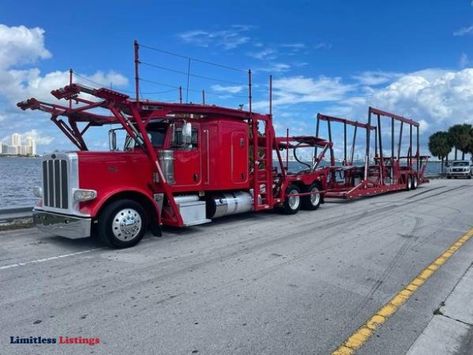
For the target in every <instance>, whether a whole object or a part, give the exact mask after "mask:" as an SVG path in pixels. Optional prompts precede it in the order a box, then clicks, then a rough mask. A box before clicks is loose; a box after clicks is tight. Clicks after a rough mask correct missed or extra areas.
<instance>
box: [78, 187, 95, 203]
mask: <svg viewBox="0 0 473 355" xmlns="http://www.w3.org/2000/svg"><path fill="white" fill-rule="evenodd" d="M73 196H74V200H75V201H79V202H84V201H90V200H93V199H94V198H96V197H97V191H95V190H87V189H76V190H75V191H74V195H73Z"/></svg>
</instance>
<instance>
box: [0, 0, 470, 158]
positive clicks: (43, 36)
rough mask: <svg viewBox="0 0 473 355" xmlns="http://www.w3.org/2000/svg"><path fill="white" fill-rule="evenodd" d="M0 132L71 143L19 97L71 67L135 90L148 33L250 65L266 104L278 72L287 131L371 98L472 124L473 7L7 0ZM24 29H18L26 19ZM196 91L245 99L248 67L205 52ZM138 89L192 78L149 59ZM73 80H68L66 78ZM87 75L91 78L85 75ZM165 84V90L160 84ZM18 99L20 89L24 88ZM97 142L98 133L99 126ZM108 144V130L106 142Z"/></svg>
mask: <svg viewBox="0 0 473 355" xmlns="http://www.w3.org/2000/svg"><path fill="white" fill-rule="evenodd" d="M0 24H1V26H0V139H1V138H3V137H6V136H8V135H9V134H11V133H12V132H13V131H17V132H20V133H26V132H29V134H33V135H35V136H37V137H38V140H39V142H40V149H39V151H40V152H43V151H48V150H52V149H56V148H59V149H65V148H69V146H68V145H67V144H66V143H65V140H64V139H63V138H62V136H61V135H60V134H59V133H58V132H57V131H56V130H55V127H53V126H52V124H50V123H49V122H48V120H47V117H46V116H43V115H41V114H37V113H35V114H32V113H31V112H30V113H22V112H18V110H16V108H15V107H14V105H13V103H14V102H15V101H18V100H20V99H23V98H26V97H29V96H39V97H41V98H45V97H47V93H48V91H49V90H51V89H52V88H53V87H52V86H54V85H56V86H57V85H62V84H61V83H62V82H63V81H64V78H65V77H66V76H65V72H66V71H67V70H68V68H70V67H72V68H73V69H74V70H75V71H76V72H77V73H79V74H80V75H81V76H82V77H86V78H88V79H89V80H92V81H94V82H98V83H100V84H103V85H106V86H110V85H112V86H113V87H114V88H116V89H122V90H125V91H129V92H132V91H133V63H132V55H133V53H132V48H133V47H132V44H133V40H134V39H137V40H138V41H140V42H141V43H144V44H147V45H150V46H154V47H156V48H160V49H163V50H167V51H172V52H176V53H180V54H183V55H186V56H192V57H195V58H199V59H203V60H206V61H212V62H217V63H222V64H225V65H229V66H234V67H238V68H242V69H247V68H252V69H253V70H254V79H255V103H256V107H257V108H258V109H259V110H260V111H266V107H267V106H266V102H265V100H266V95H267V91H266V86H267V77H268V75H269V74H270V73H272V74H273V77H274V86H275V92H274V98H275V123H276V126H277V128H278V131H279V132H284V130H285V128H286V127H287V126H289V127H290V128H291V132H292V133H294V134H300V133H305V134H313V133H314V128H313V127H314V115H315V114H316V113H317V112H324V113H327V114H337V115H345V116H348V117H351V118H355V119H360V120H364V119H365V117H366V111H367V107H368V106H369V105H373V106H380V107H381V108H384V109H386V110H391V111H394V112H396V113H399V114H402V115H407V116H410V117H412V118H413V119H416V120H420V121H421V122H422V124H423V130H422V137H423V138H422V141H423V142H425V141H426V137H428V135H429V134H430V133H432V132H434V131H436V130H439V129H446V128H447V127H448V126H449V125H451V124H453V123H457V122H473V69H471V67H472V65H473V4H472V2H471V1H468V0H455V1H447V0H445V1H440V0H438V1H426V0H419V1H404V0H400V1H399V0H398V1H356V2H355V1H348V0H346V1H341V0H337V1H290V2H282V1H277V2H275V1H259V2H256V1H236V2H224V1H201V2H196V1H169V2H164V1H162V2H159V3H158V2H151V1H134V2H129V1H121V2H116V1H99V2H88V1H85V2H81V3H79V4H76V5H74V6H70V5H67V4H65V3H64V4H63V5H62V6H58V5H57V2H53V1H22V2H21V6H19V2H18V1H10V0H3V1H2V2H1V4H0ZM21 26H23V27H21ZM141 55H142V60H143V61H145V62H149V63H153V64H157V65H160V66H163V67H167V68H172V69H174V70H177V71H184V72H185V71H186V70H187V61H186V60H185V59H182V58H178V57H173V56H169V55H165V54H162V53H158V52H153V51H150V50H145V49H143V50H142V51H141ZM191 69H192V73H193V74H195V75H202V76H208V77H212V78H218V79H223V80H224V81H222V82H218V81H212V80H203V79H199V78H196V77H191V82H190V90H191V91H190V95H189V99H190V100H191V101H199V100H200V94H199V91H200V90H201V89H205V90H206V92H207V101H208V102H209V103H216V104H222V105H226V106H232V107H236V106H237V105H238V104H240V103H246V101H245V99H244V96H245V95H246V88H245V87H244V83H245V81H246V76H245V73H242V72H241V73H240V72H233V71H226V70H222V69H219V68H217V67H212V66H208V65H204V64H202V63H198V62H192V63H191ZM141 75H142V76H143V78H145V79H148V80H152V81H156V82H159V83H162V84H166V85H155V84H151V83H147V82H143V83H142V92H143V93H156V92H158V93H161V94H146V95H145V96H148V97H150V98H154V99H161V100H166V101H169V100H175V99H177V90H176V89H173V87H175V86H179V85H182V86H184V87H185V86H186V76H185V75H182V74H178V73H174V72H169V71H165V70H159V69H156V68H151V67H147V66H142V72H141ZM78 80H85V79H81V78H79V79H78ZM64 84H65V83H64ZM89 84H92V83H91V82H89ZM164 91H168V92H166V93H164ZM23 96H24V97H23ZM90 138H91V139H92V141H93V142H94V143H93V144H94V147H97V148H100V146H101V145H102V142H100V143H99V137H98V133H97V134H94V133H92V135H91V137H90ZM103 142H105V140H103Z"/></svg>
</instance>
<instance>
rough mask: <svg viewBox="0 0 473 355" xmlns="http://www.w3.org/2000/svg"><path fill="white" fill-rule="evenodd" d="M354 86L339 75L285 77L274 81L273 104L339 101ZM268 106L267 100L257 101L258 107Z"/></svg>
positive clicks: (256, 105)
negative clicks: (333, 76) (332, 76)
mask: <svg viewBox="0 0 473 355" xmlns="http://www.w3.org/2000/svg"><path fill="white" fill-rule="evenodd" d="M353 88H354V87H353V86H352V85H348V84H344V83H342V80H341V78H339V77H335V78H330V77H326V76H320V77H318V78H316V79H314V78H307V77H304V76H292V77H285V78H281V79H276V80H274V81H273V105H274V106H280V105H294V104H300V103H315V102H331V101H338V100H341V99H342V98H344V97H345V96H346V94H347V93H348V92H350V91H351V90H353ZM266 106H267V102H257V103H255V107H256V108H258V107H262V108H264V107H266Z"/></svg>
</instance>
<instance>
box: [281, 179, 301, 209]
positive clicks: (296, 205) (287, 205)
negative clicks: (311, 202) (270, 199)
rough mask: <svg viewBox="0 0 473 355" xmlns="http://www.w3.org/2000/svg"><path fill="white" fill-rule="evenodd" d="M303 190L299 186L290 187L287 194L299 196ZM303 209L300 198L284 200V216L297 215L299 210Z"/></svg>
mask: <svg viewBox="0 0 473 355" xmlns="http://www.w3.org/2000/svg"><path fill="white" fill-rule="evenodd" d="M300 192H301V190H300V189H299V187H297V185H289V186H288V188H287V190H286V194H287V195H290V194H299V193H300ZM300 208H301V197H300V196H293V197H292V198H291V197H286V199H285V200H284V204H283V206H282V212H283V213H284V214H296V213H297V212H299V209H300Z"/></svg>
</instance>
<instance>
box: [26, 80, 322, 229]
mask: <svg viewBox="0 0 473 355" xmlns="http://www.w3.org/2000/svg"><path fill="white" fill-rule="evenodd" d="M250 88H251V73H250ZM52 94H53V95H54V96H55V97H56V98H57V99H65V100H69V101H75V102H76V103H77V104H80V106H74V107H73V106H72V105H68V106H65V105H58V104H51V103H46V102H43V101H39V100H36V99H34V98H32V99H29V100H27V101H24V102H21V103H19V104H18V106H19V107H20V108H21V109H23V110H26V109H32V110H41V111H45V112H48V113H50V114H51V120H52V121H53V122H54V123H55V124H56V125H57V126H58V127H59V129H60V130H61V131H62V132H63V133H64V134H65V135H66V136H67V137H68V138H69V139H70V140H71V142H72V143H73V144H75V145H76V146H77V148H78V149H79V150H82V151H87V150H88V148H87V145H86V143H85V141H84V139H83V135H84V133H85V132H86V131H87V130H88V128H89V127H91V126H102V125H104V124H121V126H122V127H123V128H124V129H125V130H126V132H127V134H128V135H129V136H130V137H131V138H132V139H133V140H135V141H136V142H138V143H139V145H140V146H141V147H142V149H143V151H144V152H145V153H146V155H147V156H148V160H149V162H150V164H151V166H152V170H153V171H154V172H155V173H156V174H157V175H158V179H157V182H154V183H153V184H152V189H153V193H164V196H165V198H166V201H167V205H168V206H167V207H164V208H163V209H162V211H161V220H162V223H163V224H167V225H172V226H183V220H182V217H181V215H180V213H179V208H178V206H177V204H176V201H175V198H174V195H173V193H175V192H176V191H175V189H173V186H171V185H170V184H169V183H168V182H167V181H166V178H165V176H164V174H163V171H162V168H161V166H160V163H159V160H158V157H157V151H156V149H155V148H154V147H153V145H152V143H151V141H150V139H149V137H148V135H147V134H146V126H147V124H148V123H149V122H150V121H151V120H156V119H167V120H172V119H173V118H172V117H182V116H183V115H185V116H186V117H192V115H194V116H200V117H202V118H196V119H197V120H199V119H204V120H205V118H209V119H211V118H215V117H218V118H219V119H229V120H242V121H244V122H246V123H247V124H248V125H249V127H250V136H249V138H250V141H249V144H250V147H253V151H252V160H253V164H251V166H250V172H249V174H250V184H251V186H252V189H251V190H252V192H253V209H254V210H255V211H260V210H266V209H270V208H273V207H275V205H278V204H281V203H283V202H284V200H285V198H286V189H287V186H288V184H289V183H291V182H294V181H295V180H296V175H290V174H289V175H288V172H287V171H286V169H285V168H284V165H283V160H282V158H281V153H280V149H289V148H294V145H291V144H290V141H291V142H296V144H298V146H301V145H302V146H311V147H314V146H319V147H321V148H324V150H323V152H322V153H321V154H320V155H319V157H318V160H319V161H320V160H322V158H323V154H324V153H325V151H326V150H327V149H328V147H331V144H328V143H327V142H326V141H324V140H322V139H318V138H315V137H291V138H290V140H289V139H288V138H286V137H284V138H277V137H276V136H275V132H274V127H273V124H272V116H271V114H269V115H263V114H258V113H254V112H252V111H251V105H250V111H243V110H236V109H229V108H223V107H218V106H213V105H196V104H175V103H162V102H150V101H135V100H130V99H129V97H128V96H127V95H124V94H122V93H119V92H117V91H114V90H110V89H106V88H100V89H92V88H89V87H86V86H83V85H80V84H70V85H67V86H65V87H64V88H61V89H58V90H54V91H52ZM81 94H86V95H88V97H89V98H90V97H94V98H95V99H98V100H97V101H92V100H91V99H89V98H84V97H81V96H80V95H81ZM250 97H251V89H250ZM250 102H251V101H250ZM97 109H102V111H104V109H105V110H108V113H107V114H104V113H100V114H98V113H94V112H93V111H94V110H97ZM61 116H62V117H66V118H67V120H65V119H63V118H61ZM204 117H205V118H204ZM189 120H192V119H189ZM78 123H86V125H85V127H84V128H83V129H82V130H81V129H79V127H78ZM259 125H264V128H263V127H259ZM283 141H284V142H285V143H286V144H284V143H283ZM273 151H275V152H276V157H277V163H278V165H279V170H280V171H279V173H278V174H276V172H275V171H274V170H273ZM318 174H319V173H318V172H316V171H315V168H314V169H312V170H311V171H310V172H309V173H305V174H299V175H297V179H298V180H301V181H304V180H307V181H308V184H310V183H311V181H309V180H311V179H312V180H314V179H315V178H317V177H318ZM301 195H304V193H303V194H301Z"/></svg>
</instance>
